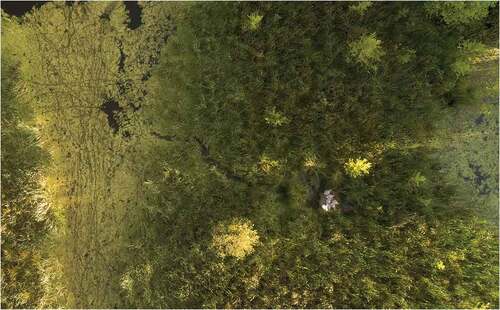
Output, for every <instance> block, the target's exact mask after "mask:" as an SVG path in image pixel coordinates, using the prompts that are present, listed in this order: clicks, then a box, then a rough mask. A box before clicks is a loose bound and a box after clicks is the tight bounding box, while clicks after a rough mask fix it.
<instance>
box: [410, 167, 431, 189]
mask: <svg viewBox="0 0 500 310" xmlns="http://www.w3.org/2000/svg"><path fill="white" fill-rule="evenodd" d="M426 181H427V178H426V177H425V176H424V175H422V174H421V173H420V171H418V172H417V173H415V174H414V175H413V176H412V177H411V178H410V185H411V186H414V187H415V188H418V187H420V186H422V185H424V184H425V182H426Z"/></svg>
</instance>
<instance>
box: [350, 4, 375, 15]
mask: <svg viewBox="0 0 500 310" xmlns="http://www.w3.org/2000/svg"><path fill="white" fill-rule="evenodd" d="M372 4H373V3H372V2H371V1H363V2H359V3H357V4H353V5H351V6H350V7H349V9H350V10H352V11H354V12H356V13H357V14H359V15H364V14H365V13H366V10H368V8H370V7H371V6H372Z"/></svg>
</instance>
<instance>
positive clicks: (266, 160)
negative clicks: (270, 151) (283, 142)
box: [259, 155, 280, 174]
mask: <svg viewBox="0 0 500 310" xmlns="http://www.w3.org/2000/svg"><path fill="white" fill-rule="evenodd" d="M279 167H280V162H279V161H278V160H276V159H272V158H270V157H269V156H267V155H262V156H261V158H260V160H259V169H260V170H261V171H263V172H264V173H267V174H269V173H272V172H275V171H276V170H277V169H279Z"/></svg>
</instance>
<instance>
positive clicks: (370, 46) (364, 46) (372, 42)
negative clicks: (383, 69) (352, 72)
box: [349, 33, 385, 69]
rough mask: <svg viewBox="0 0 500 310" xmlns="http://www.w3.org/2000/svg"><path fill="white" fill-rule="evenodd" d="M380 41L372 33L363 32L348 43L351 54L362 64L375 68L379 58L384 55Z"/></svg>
mask: <svg viewBox="0 0 500 310" xmlns="http://www.w3.org/2000/svg"><path fill="white" fill-rule="evenodd" d="M381 44H382V41H380V40H379V39H377V37H376V35H375V34H374V33H372V34H364V35H362V36H361V37H360V38H359V39H358V40H357V41H354V42H352V43H350V44H349V49H350V53H351V56H352V57H353V58H354V59H355V60H356V61H357V62H360V63H361V64H363V65H364V66H366V67H368V68H370V69H375V68H376V64H377V62H378V61H380V58H381V57H382V56H384V54H385V53H384V51H383V50H382V46H381Z"/></svg>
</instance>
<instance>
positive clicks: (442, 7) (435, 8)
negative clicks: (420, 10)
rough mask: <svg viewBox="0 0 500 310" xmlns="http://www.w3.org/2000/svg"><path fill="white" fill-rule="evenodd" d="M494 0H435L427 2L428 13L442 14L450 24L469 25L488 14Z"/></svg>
mask: <svg viewBox="0 0 500 310" xmlns="http://www.w3.org/2000/svg"><path fill="white" fill-rule="evenodd" d="M494 4H495V2H493V1H433V2H429V3H426V10H427V12H428V14H430V15H434V16H440V17H441V18H443V20H444V21H445V22H446V23H447V24H449V25H467V24H470V23H473V22H476V21H478V20H481V19H483V18H484V17H486V16H487V15H488V8H489V7H491V6H493V5H494Z"/></svg>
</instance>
